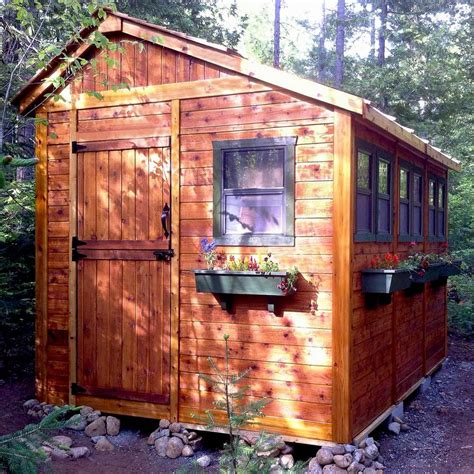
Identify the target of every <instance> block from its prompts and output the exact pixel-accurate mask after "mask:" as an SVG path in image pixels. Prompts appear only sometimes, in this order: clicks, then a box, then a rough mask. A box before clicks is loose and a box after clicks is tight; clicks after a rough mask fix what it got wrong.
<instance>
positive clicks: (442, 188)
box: [438, 184, 444, 209]
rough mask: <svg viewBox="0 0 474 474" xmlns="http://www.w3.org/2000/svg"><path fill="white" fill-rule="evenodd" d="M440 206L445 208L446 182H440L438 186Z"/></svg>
mask: <svg viewBox="0 0 474 474" xmlns="http://www.w3.org/2000/svg"><path fill="white" fill-rule="evenodd" d="M438 207H439V208H441V209H444V184H440V185H439V188H438Z"/></svg>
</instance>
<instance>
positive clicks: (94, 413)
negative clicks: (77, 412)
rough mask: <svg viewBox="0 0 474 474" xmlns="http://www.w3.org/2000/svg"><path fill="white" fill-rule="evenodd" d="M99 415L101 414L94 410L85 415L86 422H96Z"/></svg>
mask: <svg viewBox="0 0 474 474" xmlns="http://www.w3.org/2000/svg"><path fill="white" fill-rule="evenodd" d="M101 415H102V413H101V412H100V411H99V410H94V411H91V412H90V413H88V414H87V415H86V420H87V422H88V423H92V422H93V421H95V420H98V419H99V418H100V417H101Z"/></svg>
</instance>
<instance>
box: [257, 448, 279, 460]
mask: <svg viewBox="0 0 474 474" xmlns="http://www.w3.org/2000/svg"><path fill="white" fill-rule="evenodd" d="M279 454H280V448H273V449H269V450H268V451H258V452H257V456H258V457H260V458H276V457H277V456H278V455H279Z"/></svg>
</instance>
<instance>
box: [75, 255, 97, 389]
mask: <svg viewBox="0 0 474 474" xmlns="http://www.w3.org/2000/svg"><path fill="white" fill-rule="evenodd" d="M81 264H82V272H81V273H82V284H83V287H82V293H83V295H82V305H81V306H82V307H81V316H82V318H81V320H82V321H81V326H82V340H83V344H82V359H83V361H82V363H83V371H82V380H79V383H81V384H82V383H83V384H84V385H85V386H86V387H95V386H96V381H97V342H96V341H97V339H96V338H97V327H96V317H97V261H96V260H90V261H88V260H87V259H86V260H84V261H83V262H81Z"/></svg>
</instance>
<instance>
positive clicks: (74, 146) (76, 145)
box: [71, 141, 87, 153]
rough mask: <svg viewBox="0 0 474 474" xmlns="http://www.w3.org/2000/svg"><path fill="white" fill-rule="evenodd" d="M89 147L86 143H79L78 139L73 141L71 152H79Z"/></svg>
mask: <svg viewBox="0 0 474 474" xmlns="http://www.w3.org/2000/svg"><path fill="white" fill-rule="evenodd" d="M86 148H87V147H86V145H79V143H77V142H76V141H74V142H71V152H72V153H79V152H80V151H82V150H85V149H86Z"/></svg>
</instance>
